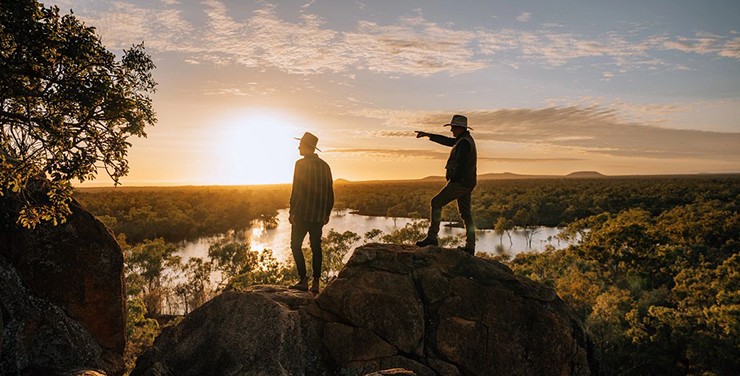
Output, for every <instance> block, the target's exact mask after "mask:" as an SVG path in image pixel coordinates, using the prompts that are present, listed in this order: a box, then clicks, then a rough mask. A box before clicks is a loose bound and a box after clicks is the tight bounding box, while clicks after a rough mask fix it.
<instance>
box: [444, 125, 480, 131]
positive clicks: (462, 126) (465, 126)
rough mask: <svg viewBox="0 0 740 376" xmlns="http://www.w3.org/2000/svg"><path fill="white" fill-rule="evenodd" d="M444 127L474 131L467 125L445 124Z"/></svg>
mask: <svg viewBox="0 0 740 376" xmlns="http://www.w3.org/2000/svg"><path fill="white" fill-rule="evenodd" d="M443 127H460V128H465V129H470V130H473V128H470V127H468V126H467V125H460V124H445V125H443Z"/></svg>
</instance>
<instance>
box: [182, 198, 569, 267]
mask: <svg viewBox="0 0 740 376" xmlns="http://www.w3.org/2000/svg"><path fill="white" fill-rule="evenodd" d="M411 221H413V219H410V218H392V217H370V216H365V215H359V214H352V213H349V212H347V211H334V212H333V213H332V216H331V218H330V219H329V223H328V224H327V225H326V226H324V235H326V233H327V232H329V229H333V230H334V231H337V232H345V231H352V232H354V233H356V234H358V235H360V237H362V239H361V240H360V241H358V242H357V244H355V245H354V246H359V245H362V244H363V243H365V242H366V240H365V239H364V235H365V233H366V232H368V231H370V230H372V229H379V230H381V231H383V233H385V234H390V233H391V232H393V231H394V230H397V229H400V228H403V227H404V226H405V225H406V224H407V223H410V222H411ZM561 231H562V229H559V228H556V227H538V228H536V229H535V230H534V235H533V236H532V242H531V247H530V246H529V244H528V243H527V238H526V236H525V232H524V230H523V229H514V230H512V231H510V235H511V240H509V237H508V236H507V235H503V237H501V236H499V235H498V234H495V233H494V231H493V230H478V231H476V238H477V241H476V247H475V249H476V251H477V252H486V253H489V254H497V255H498V254H507V255H510V256H514V255H516V254H518V253H522V252H539V251H542V250H544V249H545V247H546V246H547V245H551V246H553V247H555V248H558V249H559V248H564V247H566V246H567V245H569V244H568V243H567V242H565V241H563V240H561V239H559V238H558V237H557V235H558V234H560V232H561ZM464 233H465V230H464V229H462V228H456V227H448V226H442V229H441V230H440V234H439V235H440V237H444V236H451V235H452V236H454V235H462V234H464ZM225 236H230V237H232V238H233V239H234V240H237V241H249V244H250V247H251V249H252V250H257V251H262V250H263V249H271V250H272V252H273V255H274V256H275V257H276V258H277V259H278V260H280V261H287V260H289V259H290V257H291V252H290V223H289V222H288V209H281V210H279V211H278V215H277V227H275V228H273V229H266V228H264V226H263V225H262V224H261V223H255V224H254V225H253V226H252V227H250V228H247V229H244V230H242V231H237V232H235V233H230V234H224V235H219V236H213V237H205V238H200V239H198V240H196V241H192V242H185V243H182V244H181V245H180V255H181V256H182V257H183V261H187V259H189V258H191V257H201V258H206V257H207V256H208V247H209V246H210V245H211V244H212V243H213V242H215V241H217V240H219V239H222V238H224V237H225ZM304 246H305V247H308V236H307V237H306V239H305V242H304ZM353 248H354V247H353Z"/></svg>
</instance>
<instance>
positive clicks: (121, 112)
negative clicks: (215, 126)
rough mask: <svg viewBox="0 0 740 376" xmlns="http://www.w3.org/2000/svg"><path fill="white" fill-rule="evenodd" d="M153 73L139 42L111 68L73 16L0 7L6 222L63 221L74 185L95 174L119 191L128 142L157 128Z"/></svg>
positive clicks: (38, 7) (108, 56)
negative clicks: (11, 208)
mask: <svg viewBox="0 0 740 376" xmlns="http://www.w3.org/2000/svg"><path fill="white" fill-rule="evenodd" d="M153 69H154V63H153V62H152V60H151V57H150V56H149V55H147V54H146V53H145V52H144V46H143V43H142V44H139V45H135V46H132V48H131V49H129V50H124V51H123V55H122V57H121V59H120V60H116V56H115V55H114V53H113V52H111V51H108V50H107V49H106V48H105V47H104V46H103V44H102V42H101V40H100V37H99V36H98V35H97V34H96V33H95V28H93V27H89V26H86V25H85V24H84V23H82V22H81V21H80V20H78V19H77V18H76V17H74V15H72V14H68V15H60V14H59V8H58V7H51V8H46V7H44V6H43V5H42V4H40V3H39V2H38V1H36V0H17V1H11V2H4V3H3V6H2V7H1V8H0V197H2V196H7V195H9V194H14V195H17V196H18V197H19V198H20V201H21V202H22V204H21V207H20V208H19V210H18V211H17V213H13V218H12V220H14V221H16V222H17V223H19V224H21V225H23V226H24V227H28V228H32V227H34V226H35V225H36V224H38V223H40V222H42V221H50V222H52V223H54V224H56V223H59V222H62V221H64V220H65V218H66V216H67V215H68V214H69V213H70V209H69V202H70V200H71V198H70V196H71V193H72V188H71V185H70V182H71V181H72V180H73V179H77V180H79V181H80V182H82V181H85V180H90V179H94V178H95V177H96V176H97V174H98V169H99V168H103V169H104V170H105V172H106V173H107V174H108V176H110V178H111V179H112V180H113V182H114V185H117V184H119V179H120V178H121V177H122V176H125V175H126V174H127V173H128V170H129V168H128V163H127V160H126V154H127V150H128V148H129V147H130V146H131V144H130V143H129V142H128V138H129V137H130V136H138V137H141V136H146V134H145V132H144V128H145V127H146V126H149V125H153V124H154V123H155V122H156V115H155V113H154V110H153V108H152V100H151V98H150V94H152V93H154V91H155V87H156V82H154V80H153V78H152V75H151V72H152V70H153ZM39 182H44V183H39Z"/></svg>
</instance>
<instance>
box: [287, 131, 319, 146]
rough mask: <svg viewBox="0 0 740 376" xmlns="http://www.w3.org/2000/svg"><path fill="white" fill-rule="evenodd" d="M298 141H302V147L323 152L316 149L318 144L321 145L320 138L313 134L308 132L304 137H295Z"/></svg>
mask: <svg viewBox="0 0 740 376" xmlns="http://www.w3.org/2000/svg"><path fill="white" fill-rule="evenodd" d="M293 138H295V139H296V140H299V141H301V145H305V146H310V147H312V148H314V149H316V150H318V151H321V149H319V148H317V147H316V144H318V143H319V138H318V137H316V136H314V135H313V134H312V133H311V132H306V133H304V134H303V137H301V138H298V137H293Z"/></svg>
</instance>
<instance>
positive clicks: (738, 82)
mask: <svg viewBox="0 0 740 376" xmlns="http://www.w3.org/2000/svg"><path fill="white" fill-rule="evenodd" d="M45 5H58V6H59V7H60V8H61V10H62V11H63V12H64V13H66V12H69V10H72V11H73V12H74V14H75V15H76V16H77V17H79V18H80V19H82V20H83V21H85V23H86V25H88V26H94V27H96V29H97V32H98V34H99V35H100V36H101V38H102V42H103V44H104V45H105V46H106V47H107V48H108V49H110V50H112V51H115V52H117V53H118V54H120V53H121V51H122V50H123V49H125V48H129V47H131V46H132V45H133V44H137V43H140V42H142V41H143V42H144V45H145V47H146V50H147V51H148V53H150V54H151V56H152V58H153V60H154V62H155V64H156V66H157V68H156V69H155V71H154V78H155V80H156V81H157V82H158V84H159V85H158V87H157V93H156V94H155V95H154V96H153V100H154V108H155V110H156V112H157V118H158V122H157V124H156V125H155V126H153V127H151V128H149V129H148V130H147V134H148V136H147V138H141V139H136V138H135V139H132V140H131V143H132V147H131V148H130V150H129V156H128V157H129V165H130V168H131V171H130V173H129V175H128V176H127V177H125V178H123V179H122V182H123V186H136V185H191V184H192V185H207V184H265V183H288V182H290V181H291V179H292V173H293V164H294V163H295V161H296V160H297V159H298V158H300V156H299V155H298V151H297V147H298V141H296V140H295V139H294V138H295V137H301V135H302V134H303V132H306V131H309V132H312V133H314V134H315V135H317V136H318V137H319V143H318V147H319V149H321V152H319V153H318V154H319V155H320V156H321V158H323V159H324V160H326V161H327V162H328V163H329V165H330V166H331V167H332V171H333V175H334V177H335V178H343V179H348V180H353V181H358V180H374V179H383V180H385V179H417V178H423V177H426V176H430V175H437V176H440V175H444V164H445V161H446V159H447V156H448V154H449V148H447V147H445V146H441V145H438V144H434V143H432V142H430V141H428V140H427V139H426V138H420V139H417V138H415V133H414V131H415V130H422V131H426V132H433V133H439V134H444V135H450V132H449V127H447V128H445V127H443V125H444V124H446V123H448V122H449V121H450V119H451V117H452V115H454V114H463V115H466V116H467V117H468V123H469V125H470V127H471V128H472V129H473V130H472V131H471V133H472V135H473V137H474V138H475V140H476V145H477V148H478V158H479V159H478V171H479V173H496V172H512V173H518V174H548V175H565V174H568V173H571V172H574V171H598V172H601V173H603V174H607V175H633V174H677V173H678V174H684V173H688V174H693V173H727V172H740V2H738V1H736V0H732V1H713V0H707V1H681V0H665V1H658V0H656V1H653V0H651V1H629V0H626V1H565V0H551V1H526V0H525V1H493V0H489V1H435V0H427V1H401V0H393V1H390V0H389V1H385V0H374V1H371V0H364V1H354V0H349V1H339V0H332V1H324V0H304V1H246V0H245V1H218V0H203V1H185V0H159V1H157V0H146V1H140V0H129V1H107V0H94V1H92V0H57V1H52V2H46V3H45ZM93 183H94V184H95V185H112V182H111V181H110V180H109V179H107V177H105V176H101V177H99V178H98V179H97V180H95V181H94V182H93Z"/></svg>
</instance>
